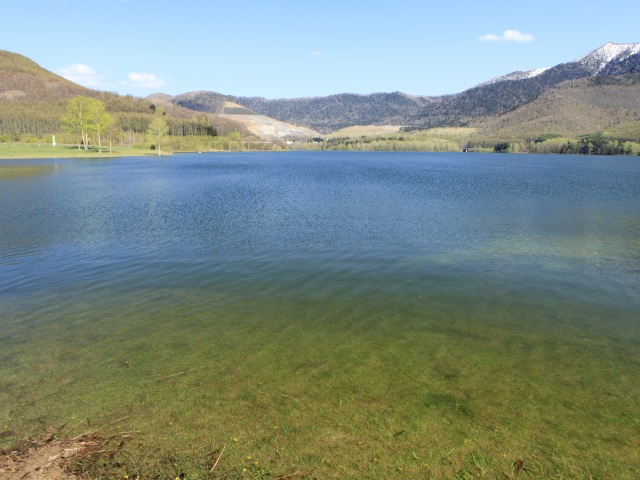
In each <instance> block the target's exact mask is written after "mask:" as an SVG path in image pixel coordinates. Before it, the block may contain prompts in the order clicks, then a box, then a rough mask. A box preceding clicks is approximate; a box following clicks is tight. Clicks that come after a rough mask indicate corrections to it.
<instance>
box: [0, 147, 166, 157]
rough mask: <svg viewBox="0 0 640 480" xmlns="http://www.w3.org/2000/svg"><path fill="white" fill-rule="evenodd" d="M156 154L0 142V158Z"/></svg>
mask: <svg viewBox="0 0 640 480" xmlns="http://www.w3.org/2000/svg"><path fill="white" fill-rule="evenodd" d="M144 155H157V152H156V151H155V150H151V149H143V148H126V147H115V148H113V149H112V152H109V147H108V146H107V147H103V149H102V153H100V152H99V151H98V149H97V148H96V147H91V148H89V150H83V149H79V148H78V147H77V146H72V145H57V146H55V147H54V146H52V145H51V144H38V143H0V160H2V159H12V158H16V159H19V158H62V157H64V158H79V157H82V158H86V157H89V158H105V157H128V156H144Z"/></svg>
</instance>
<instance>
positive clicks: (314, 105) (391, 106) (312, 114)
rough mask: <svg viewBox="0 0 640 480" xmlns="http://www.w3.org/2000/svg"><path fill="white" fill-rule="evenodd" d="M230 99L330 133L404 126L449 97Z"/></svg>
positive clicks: (378, 95)
mask: <svg viewBox="0 0 640 480" xmlns="http://www.w3.org/2000/svg"><path fill="white" fill-rule="evenodd" d="M228 98H229V100H231V101H232V102H235V103H239V104H240V105H244V106H245V107H247V108H250V109H251V110H254V111H256V112H258V113H261V114H263V115H266V116H268V117H272V118H276V119H278V120H281V121H285V122H288V123H292V124H294V125H301V126H305V127H309V128H313V129H314V130H317V131H318V132H322V133H328V132H331V131H333V130H338V129H340V128H344V127H349V126H352V125H372V124H382V123H388V124H395V125H397V124H402V123H404V121H405V119H406V118H408V117H412V116H416V115H418V114H419V113H420V112H421V111H422V110H423V109H424V108H425V107H426V106H427V105H429V104H431V103H433V102H439V101H442V98H446V97H442V98H437V99H432V98H429V97H420V96H412V95H407V94H404V93H401V92H394V93H373V94H370V95H357V94H353V93H344V94H338V95H330V96H328V97H309V98H292V99H278V100H267V99H265V98H261V97H234V96H229V97H228Z"/></svg>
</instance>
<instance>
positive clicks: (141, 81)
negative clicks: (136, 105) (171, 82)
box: [127, 72, 167, 90]
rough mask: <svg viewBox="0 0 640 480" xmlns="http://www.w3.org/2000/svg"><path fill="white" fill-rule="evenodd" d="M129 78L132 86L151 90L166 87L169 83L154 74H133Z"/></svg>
mask: <svg viewBox="0 0 640 480" xmlns="http://www.w3.org/2000/svg"><path fill="white" fill-rule="evenodd" d="M127 78H129V82H130V85H133V86H135V87H140V88H146V89H149V90H153V89H154V88H159V87H161V86H163V85H166V83H167V82H165V81H164V80H162V79H161V78H159V77H157V76H156V75H155V74H153V73H136V72H131V73H129V75H127Z"/></svg>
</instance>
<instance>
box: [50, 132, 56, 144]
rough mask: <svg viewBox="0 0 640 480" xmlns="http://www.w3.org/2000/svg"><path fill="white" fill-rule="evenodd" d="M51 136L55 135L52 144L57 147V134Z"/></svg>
mask: <svg viewBox="0 0 640 480" xmlns="http://www.w3.org/2000/svg"><path fill="white" fill-rule="evenodd" d="M51 136H52V137H53V143H52V146H54V147H55V146H56V136H55V135H51Z"/></svg>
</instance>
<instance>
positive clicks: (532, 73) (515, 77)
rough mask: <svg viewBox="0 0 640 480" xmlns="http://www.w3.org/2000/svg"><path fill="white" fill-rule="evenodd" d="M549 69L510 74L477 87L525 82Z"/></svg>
mask: <svg viewBox="0 0 640 480" xmlns="http://www.w3.org/2000/svg"><path fill="white" fill-rule="evenodd" d="M549 68H551V67H543V68H536V69H534V70H526V71H519V72H512V73H508V74H506V75H500V76H499V77H494V78H492V79H491V80H488V81H486V82H484V83H481V84H480V85H478V86H479V87H482V86H485V85H492V84H494V83H498V82H506V81H509V80H525V79H527V78H533V77H537V76H538V75H540V74H542V73H544V72H546V71H547V70H549Z"/></svg>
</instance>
